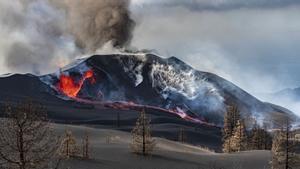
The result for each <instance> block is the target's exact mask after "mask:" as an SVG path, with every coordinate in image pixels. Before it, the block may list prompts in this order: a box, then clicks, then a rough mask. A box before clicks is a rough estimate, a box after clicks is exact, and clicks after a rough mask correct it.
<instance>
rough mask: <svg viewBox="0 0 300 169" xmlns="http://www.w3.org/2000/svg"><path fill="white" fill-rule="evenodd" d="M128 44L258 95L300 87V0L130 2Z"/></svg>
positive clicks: (136, 0) (143, 0)
mask: <svg viewBox="0 0 300 169" xmlns="http://www.w3.org/2000/svg"><path fill="white" fill-rule="evenodd" d="M131 12H132V17H133V18H134V20H135V21H136V28H135V30H134V33H133V39H132V46H134V47H136V48H138V49H152V50H154V51H155V52H156V53H157V54H160V55H162V56H165V57H169V56H176V57H178V58H180V59H182V60H184V61H185V62H187V63H189V64H191V65H192V66H193V67H195V68H197V69H198V70H202V71H209V72H213V73H216V74H218V75H220V76H222V77H224V78H226V79H228V80H230V81H232V82H234V83H235V84H237V85H238V86H240V87H241V88H243V89H245V90H246V91H248V92H250V93H251V94H254V95H256V96H259V94H260V93H271V92H276V91H279V90H282V89H285V88H294V87H299V86H300V76H299V75H298V72H299V71H298V70H299V65H300V46H299V44H300V1H299V0H163V1H162V0H132V4H131Z"/></svg>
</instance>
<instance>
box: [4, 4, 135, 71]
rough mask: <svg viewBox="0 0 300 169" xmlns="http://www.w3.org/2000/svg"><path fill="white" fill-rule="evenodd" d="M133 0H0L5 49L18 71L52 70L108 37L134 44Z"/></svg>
mask: <svg viewBox="0 0 300 169" xmlns="http://www.w3.org/2000/svg"><path fill="white" fill-rule="evenodd" d="M129 3H130V1H129V0H97V1H96V0H15V1H6V0H0V25H1V26H0V36H1V37H2V40H0V54H1V55H3V56H4V58H3V59H4V64H5V65H3V66H6V67H7V68H8V69H9V70H10V71H13V72H22V73H23V72H31V73H35V74H42V73H48V72H49V71H54V70H55V69H57V67H61V66H63V65H65V64H66V63H68V62H69V60H71V59H72V58H75V57H76V56H78V55H82V54H86V53H93V52H95V51H96V50H97V49H99V48H101V47H102V46H103V45H104V44H106V43H107V42H110V43H111V44H112V45H113V47H115V48H123V47H126V46H127V45H129V44H130V40H131V32H132V30H133V28H134V25H135V23H134V21H133V20H132V19H131V18H130V12H129V9H128V8H129Z"/></svg>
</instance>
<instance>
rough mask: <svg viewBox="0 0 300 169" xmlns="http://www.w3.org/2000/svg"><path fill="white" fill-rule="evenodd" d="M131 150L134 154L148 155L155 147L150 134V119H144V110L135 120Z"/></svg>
mask: <svg viewBox="0 0 300 169" xmlns="http://www.w3.org/2000/svg"><path fill="white" fill-rule="evenodd" d="M131 133H132V143H131V148H132V150H133V152H134V153H137V154H142V155H144V156H145V155H148V154H151V152H152V151H153V149H154V147H155V140H154V139H153V138H152V137H151V133H150V119H148V118H147V117H146V113H145V110H143V111H142V112H141V115H140V117H139V118H138V119H137V122H136V126H135V127H134V128H133V130H132V132H131Z"/></svg>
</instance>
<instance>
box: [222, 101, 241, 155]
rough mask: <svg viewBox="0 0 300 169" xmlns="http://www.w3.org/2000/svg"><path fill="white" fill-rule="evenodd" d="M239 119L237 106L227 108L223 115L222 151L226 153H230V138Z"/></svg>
mask: <svg viewBox="0 0 300 169" xmlns="http://www.w3.org/2000/svg"><path fill="white" fill-rule="evenodd" d="M239 118H240V112H239V110H238V108H237V106H229V107H228V109H227V112H226V113H225V115H224V128H223V151H224V152H226V153H230V152H232V143H231V140H232V139H231V137H232V135H233V132H234V128H235V126H236V124H237V121H238V120H239Z"/></svg>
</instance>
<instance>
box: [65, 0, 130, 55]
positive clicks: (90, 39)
mask: <svg viewBox="0 0 300 169" xmlns="http://www.w3.org/2000/svg"><path fill="white" fill-rule="evenodd" d="M65 4H66V8H67V11H68V18H69V19H68V21H69V25H68V26H69V27H70V29H71V33H72V34H73V35H74V36H75V37H76V44H77V45H78V46H80V47H81V48H83V49H85V50H88V51H95V50H97V49H98V48H99V46H102V45H103V44H104V43H106V42H107V41H112V43H113V46H115V47H123V46H125V45H127V44H128V43H129V42H130V40H131V36H132V35H131V30H132V28H133V27H134V21H133V20H132V19H131V18H130V16H129V12H128V6H129V1H128V0H66V3H65Z"/></svg>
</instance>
